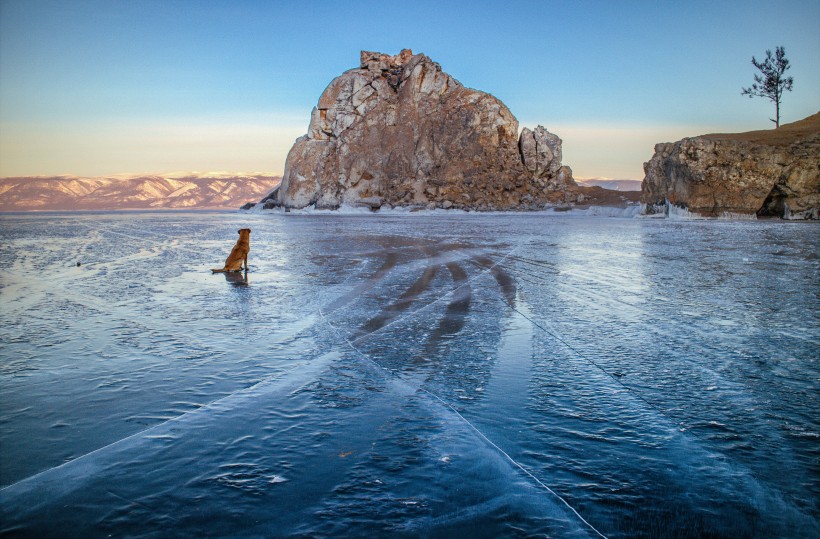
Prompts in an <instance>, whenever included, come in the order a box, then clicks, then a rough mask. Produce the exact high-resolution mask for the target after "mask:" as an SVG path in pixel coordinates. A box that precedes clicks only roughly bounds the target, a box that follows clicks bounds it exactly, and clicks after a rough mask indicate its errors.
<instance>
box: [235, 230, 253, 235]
mask: <svg viewBox="0 0 820 539" xmlns="http://www.w3.org/2000/svg"><path fill="white" fill-rule="evenodd" d="M237 232H239V235H240V236H242V235H245V236H250V235H251V229H250V228H240V229H239V230H237Z"/></svg>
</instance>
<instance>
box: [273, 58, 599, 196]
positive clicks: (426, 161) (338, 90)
mask: <svg viewBox="0 0 820 539" xmlns="http://www.w3.org/2000/svg"><path fill="white" fill-rule="evenodd" d="M600 191H603V190H600ZM584 193H586V194H584ZM598 193H599V191H585V190H584V189H583V188H580V187H578V186H577V185H576V184H575V182H574V181H573V179H572V171H571V170H570V168H569V167H567V166H564V165H563V164H562V163H561V139H560V138H559V137H558V136H557V135H555V134H552V133H550V132H549V131H547V130H546V129H545V128H543V127H541V126H538V127H536V128H535V129H534V130H530V129H523V130H522V132H521V134H520V136H519V133H518V121H517V120H516V119H515V117H514V116H513V115H512V113H511V112H510V111H509V109H508V108H507V107H506V106H505V105H504V104H503V103H502V102H501V101H499V100H498V99H496V98H495V97H493V96H492V95H490V94H487V93H484V92H480V91H478V90H472V89H469V88H465V87H464V86H463V85H462V84H461V83H460V82H458V81H457V80H456V79H454V78H453V77H451V76H450V75H448V74H447V73H445V72H444V71H442V69H441V67H440V66H439V64H437V63H435V62H433V61H432V60H431V59H430V58H428V57H427V56H425V55H423V54H413V53H412V51H410V50H407V49H405V50H403V51H401V53H399V54H398V55H396V56H389V55H386V54H381V53H376V52H367V51H363V52H362V53H361V58H360V64H359V67H357V68H355V69H351V70H348V71H346V72H345V73H344V74H342V75H340V76H339V77H337V78H335V79H334V80H333V81H332V82H331V83H330V84H329V85H328V87H327V89H325V91H324V92H323V93H322V95H321V97H320V98H319V102H318V104H317V106H316V107H315V108H314V109H313V112H312V113H311V119H310V126H309V128H308V133H307V134H306V135H304V136H303V137H301V138H299V139H298V140H297V141H296V143H295V144H294V145H293V147H292V148H291V150H290V152H289V153H288V157H287V160H286V163H285V173H284V176H283V179H282V183H281V186H280V189H278V190H277V191H275V192H274V193H272V194H271V196H269V197H268V198H266V199H265V200H263V201H262V202H263V203H264V206H265V207H268V208H269V207H274V206H284V207H286V208H304V207H306V206H311V205H312V206H315V207H316V208H328V209H333V208H338V207H339V206H340V205H342V204H348V205H365V206H369V207H371V208H373V209H376V208H379V207H381V206H382V205H389V206H413V207H426V208H436V207H438V208H463V209H476V210H506V209H540V208H542V207H544V205H545V204H549V203H551V204H567V203H575V202H578V201H583V200H585V199H589V198H594V197H595V195H596V194H598Z"/></svg>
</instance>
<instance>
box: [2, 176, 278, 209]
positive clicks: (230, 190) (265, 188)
mask: <svg viewBox="0 0 820 539" xmlns="http://www.w3.org/2000/svg"><path fill="white" fill-rule="evenodd" d="M280 180H281V177H279V176H273V175H270V174H265V173H256V172H252V173H235V174H232V173H226V172H174V173H170V174H159V175H153V174H151V175H148V174H146V175H134V176H128V175H117V176H104V177H93V178H84V177H79V176H28V177H10V178H0V211H30V210H41V211H45V210H52V211H53V210H123V209H236V208H239V207H240V206H241V205H243V204H244V203H246V202H256V201H258V200H259V199H260V198H262V197H263V196H264V195H266V194H267V193H269V192H270V191H271V190H272V189H273V188H274V187H276V186H277V185H278V184H279V182H280Z"/></svg>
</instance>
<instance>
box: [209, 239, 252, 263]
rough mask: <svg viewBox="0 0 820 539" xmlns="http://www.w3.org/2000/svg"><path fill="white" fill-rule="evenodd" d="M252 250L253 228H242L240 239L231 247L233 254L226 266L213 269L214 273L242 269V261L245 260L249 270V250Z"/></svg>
mask: <svg viewBox="0 0 820 539" xmlns="http://www.w3.org/2000/svg"><path fill="white" fill-rule="evenodd" d="M250 250H251V229H250V228H240V229H239V239H238V240H236V245H234V246H233V249H231V254H229V255H228V259H227V260H225V267H224V268H221V269H212V270H211V271H212V272H214V273H226V272H229V271H242V262H243V261H244V262H245V271H248V251H250Z"/></svg>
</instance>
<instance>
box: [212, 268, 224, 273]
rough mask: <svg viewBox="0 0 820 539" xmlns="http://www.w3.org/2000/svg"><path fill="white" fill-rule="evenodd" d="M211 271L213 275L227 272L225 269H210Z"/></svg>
mask: <svg viewBox="0 0 820 539" xmlns="http://www.w3.org/2000/svg"><path fill="white" fill-rule="evenodd" d="M211 271H212V272H213V273H225V272H227V271H228V270H226V269H225V268H219V269H212V270H211Z"/></svg>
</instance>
